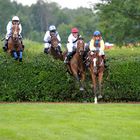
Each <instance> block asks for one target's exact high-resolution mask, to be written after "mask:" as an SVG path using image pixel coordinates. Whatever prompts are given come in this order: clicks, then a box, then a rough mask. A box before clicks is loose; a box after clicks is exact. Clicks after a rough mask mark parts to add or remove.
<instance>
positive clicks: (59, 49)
mask: <svg viewBox="0 0 140 140" xmlns="http://www.w3.org/2000/svg"><path fill="white" fill-rule="evenodd" d="M58 52H60V54H62V50H61V47H60V46H58Z"/></svg>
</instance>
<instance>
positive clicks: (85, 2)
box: [11, 0, 99, 9]
mask: <svg viewBox="0 0 140 140" xmlns="http://www.w3.org/2000/svg"><path fill="white" fill-rule="evenodd" d="M11 1H13V0H11ZM14 1H17V2H18V3H22V4H23V5H29V6H30V5H31V4H34V3H36V1H37V0H14ZM47 1H48V2H56V3H58V4H59V5H60V6H61V7H62V8H65V7H67V8H70V9H76V8H78V7H80V6H82V7H87V8H91V7H90V6H91V4H90V3H97V2H99V0H47Z"/></svg>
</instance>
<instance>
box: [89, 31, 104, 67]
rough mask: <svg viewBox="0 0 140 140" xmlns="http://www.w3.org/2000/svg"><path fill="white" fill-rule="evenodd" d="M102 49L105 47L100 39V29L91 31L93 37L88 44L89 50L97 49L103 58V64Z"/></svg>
mask: <svg viewBox="0 0 140 140" xmlns="http://www.w3.org/2000/svg"><path fill="white" fill-rule="evenodd" d="M104 49H105V45H104V41H103V39H102V36H101V33H100V31H95V32H94V33H93V38H92V39H91V41H90V44H89V50H90V51H91V52H94V51H96V50H99V55H100V56H102V58H103V59H104V64H105V53H104ZM105 66H106V65H105Z"/></svg>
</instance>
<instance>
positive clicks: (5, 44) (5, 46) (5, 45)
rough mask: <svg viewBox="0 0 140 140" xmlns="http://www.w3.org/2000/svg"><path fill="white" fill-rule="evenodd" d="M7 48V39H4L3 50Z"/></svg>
mask: <svg viewBox="0 0 140 140" xmlns="http://www.w3.org/2000/svg"><path fill="white" fill-rule="evenodd" d="M7 49H8V40H7V39H6V40H5V43H4V47H3V51H4V52H6V51H7Z"/></svg>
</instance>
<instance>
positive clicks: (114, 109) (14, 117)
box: [0, 103, 140, 140]
mask: <svg viewBox="0 0 140 140" xmlns="http://www.w3.org/2000/svg"><path fill="white" fill-rule="evenodd" d="M56 139H57V140H139V139H140V104H97V105H95V104H74V103H71V104H68V103H67V104H49V103H19V104H18V103H11V104H0V140H56Z"/></svg>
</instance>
